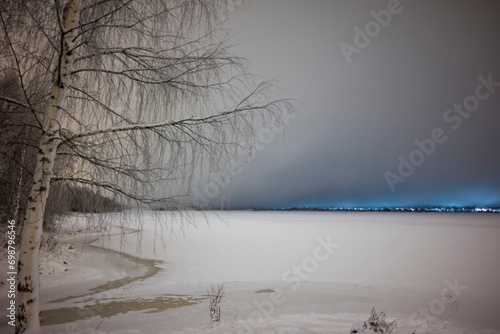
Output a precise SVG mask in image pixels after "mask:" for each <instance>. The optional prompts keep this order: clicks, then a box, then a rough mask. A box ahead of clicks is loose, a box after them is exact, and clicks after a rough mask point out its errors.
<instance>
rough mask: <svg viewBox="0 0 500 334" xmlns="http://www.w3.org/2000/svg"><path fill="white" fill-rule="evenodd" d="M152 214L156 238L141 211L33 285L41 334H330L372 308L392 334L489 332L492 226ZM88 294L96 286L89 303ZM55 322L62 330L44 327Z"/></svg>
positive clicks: (499, 325) (494, 308) (489, 217)
mask: <svg viewBox="0 0 500 334" xmlns="http://www.w3.org/2000/svg"><path fill="white" fill-rule="evenodd" d="M158 214H159V215H164V217H166V218H167V221H168V222H169V226H168V227H167V228H160V226H159V225H157V224H155V220H154V219H153V218H152V216H151V214H150V213H144V214H143V215H142V218H143V219H142V220H143V232H142V234H138V233H136V231H135V230H134V229H133V226H132V225H131V226H129V228H128V229H126V230H121V232H123V233H117V232H120V231H119V230H118V229H113V230H112V234H115V235H112V236H109V237H107V236H106V237H100V238H98V236H95V235H94V236H93V237H89V236H87V238H86V241H85V243H87V245H86V246H85V248H84V252H83V253H80V252H79V251H80V249H81V248H82V247H83V244H84V242H83V239H82V240H80V241H78V240H73V241H72V242H73V244H75V245H77V247H76V248H77V249H76V250H77V252H76V253H75V254H74V255H73V257H72V258H70V259H69V260H67V262H69V263H70V264H69V267H68V270H67V271H63V272H55V273H53V274H51V275H44V276H43V280H42V282H43V287H42V299H43V300H44V305H43V306H42V310H46V311H45V321H46V326H45V330H46V332H47V333H51V332H52V333H59V332H65V333H66V332H68V333H70V332H78V331H79V330H83V329H86V331H82V333H93V331H92V330H90V329H88V328H94V329H95V328H97V326H98V325H99V326H98V330H102V331H104V332H111V331H118V330H123V333H175V332H179V333H198V332H203V333H205V332H206V333H238V332H241V333H245V332H252V331H253V332H255V333H261V332H262V333H264V332H265V333H339V334H340V333H349V328H350V326H351V325H352V324H353V323H355V322H359V321H363V320H366V319H367V318H368V316H369V314H370V311H371V309H372V307H376V309H377V310H378V311H385V312H386V313H387V315H388V318H389V319H394V318H398V319H399V326H398V333H408V334H410V333H411V332H412V331H413V330H416V333H419V334H420V333H443V334H448V333H450V334H451V333H454V334H456V333H471V334H472V333H500V322H499V321H498V314H499V311H500V288H499V287H498V282H500V265H499V264H500V262H499V260H498V256H499V255H500V215H498V214H451V213H447V214H444V213H351V212H346V213H341V212H335V213H331V212H218V213H216V214H213V213H208V214H205V215H202V214H201V213H199V212H192V213H191V219H190V223H187V222H186V221H184V222H182V221H180V220H178V219H172V217H171V214H170V213H168V212H160V213H158ZM73 221H74V222H75V224H76V223H78V221H79V222H80V224H81V223H82V222H83V221H85V219H83V218H80V219H73ZM113 221H114V222H115V223H118V217H116V218H114V219H113ZM170 229H172V230H173V231H174V233H173V234H172V233H171V232H170ZM139 235H141V239H140V240H141V244H140V245H139V244H138V236H139ZM93 238H94V239H93ZM68 240H70V239H68ZM162 240H163V242H162ZM89 241H92V242H91V244H92V245H95V246H99V247H102V248H105V249H111V250H114V251H116V252H112V253H107V252H103V250H102V249H100V248H99V249H96V248H94V247H90V246H89ZM68 242H69V241H68ZM138 249H140V253H138V252H137V250H138ZM120 253H125V254H129V255H130V256H128V257H124V256H123V255H122V254H120ZM136 258H142V259H147V260H156V262H155V261H140V260H138V259H136ZM134 259H135V260H134ZM54 261H56V262H57V258H55V259H54ZM152 268H153V269H154V268H156V269H154V270H152ZM85 273H86V274H85ZM127 277H128V279H124V278H127ZM134 277H136V278H137V279H136V278H134ZM109 282H112V284H109ZM220 283H223V284H224V286H225V289H226V298H225V300H224V302H223V303H222V304H221V308H222V320H223V323H222V325H221V326H219V327H217V328H213V329H209V328H207V325H208V323H209V314H208V302H207V301H206V293H207V290H208V288H209V287H210V284H220ZM106 284H107V285H106ZM96 286H101V287H104V288H101V289H100V290H99V289H98V290H95V289H94V290H92V291H89V289H93V288H95V287H96ZM3 296H4V294H3V293H2V297H3ZM68 296H73V297H72V298H67V297H68ZM54 300H55V302H51V301H54ZM106 304H107V306H106V307H105V306H103V305H106ZM120 308H122V309H120ZM78 309H80V310H81V309H86V310H87V311H88V312H87V313H85V312H82V311H80V312H77V311H76V310H78ZM49 310H52V311H49ZM110 310H113V311H110ZM75 312H76V313H75ZM55 314H59V318H60V317H61V316H60V315H62V314H64V315H65V316H66V317H67V321H61V320H60V319H59V320H54V319H52V320H51V318H54V317H55ZM75 314H77V315H76V316H75ZM43 317H44V312H43V311H42V318H43ZM77 318H82V319H77ZM83 318H86V319H83ZM64 322H66V323H64ZM3 328H5V327H3V326H2V327H1V328H0V329H3ZM117 333H119V332H117Z"/></svg>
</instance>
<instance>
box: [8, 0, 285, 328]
mask: <svg viewBox="0 0 500 334" xmlns="http://www.w3.org/2000/svg"><path fill="white" fill-rule="evenodd" d="M233 5H234V3H233V1H229V0H141V1H139V0H64V1H63V0H51V1H48V0H36V1H35V0H33V1H30V0H4V1H3V4H2V7H1V13H0V16H1V17H0V19H1V22H0V23H1V29H0V31H1V35H0V36H1V43H2V45H3V46H5V47H4V48H3V49H2V51H0V52H1V57H2V60H1V61H0V71H1V72H0V73H2V74H5V73H15V74H16V76H17V80H18V82H19V86H20V87H21V91H22V94H21V96H20V97H19V98H18V99H9V98H7V97H2V96H0V100H2V101H4V102H6V103H10V104H15V105H18V106H22V107H23V108H26V109H27V110H29V111H30V113H31V114H32V115H33V119H34V120H35V126H36V127H37V128H38V131H39V136H40V141H39V143H38V145H37V152H38V153H37V157H36V167H35V168H34V171H33V175H32V183H31V192H30V194H29V197H28V204H27V209H26V214H25V216H24V222H23V232H22V239H21V244H20V246H19V260H18V295H17V307H18V309H17V327H16V333H40V332H41V327H40V321H39V313H40V308H39V298H40V293H39V278H38V254H39V248H40V242H41V238H42V233H43V231H42V230H43V217H44V214H45V211H46V207H47V199H48V196H49V193H50V190H51V186H53V184H54V183H55V182H57V183H66V184H78V185H81V186H84V187H88V188H89V189H102V190H103V191H104V192H105V193H106V194H109V195H110V196H111V195H113V196H115V198H118V199H121V200H122V201H123V202H124V203H125V202H126V203H130V202H136V203H139V204H145V205H152V204H154V203H156V202H158V201H160V202H163V203H165V202H168V203H171V204H179V203H182V202H181V201H180V200H179V198H178V197H176V196H175V192H171V191H170V192H167V193H168V194H169V196H163V197H162V196H161V193H162V192H161V191H159V189H158V187H168V186H169V185H170V184H175V185H177V186H178V185H179V184H181V185H183V186H184V187H185V189H184V190H185V191H186V193H187V190H188V188H189V179H190V177H192V176H193V175H194V173H195V167H196V166H198V165H200V164H204V165H208V166H215V167H216V166H218V164H219V163H220V162H221V161H227V159H229V158H228V157H230V154H231V153H235V152H236V150H237V143H238V142H239V141H240V140H241V139H243V138H248V137H249V136H251V135H252V133H254V127H255V126H256V125H258V124H262V123H267V122H275V121H276V120H279V117H280V115H282V113H283V112H285V111H287V110H289V109H290V108H291V105H290V103H289V102H288V101H287V100H281V99H277V98H276V97H275V95H274V92H275V90H274V89H275V88H274V86H273V85H272V84H271V83H269V82H263V83H260V84H254V79H253V78H252V76H250V75H249V74H248V72H247V70H246V65H245V61H244V59H242V58H239V57H236V56H234V55H233V54H232V53H231V52H230V50H229V46H228V35H227V33H225V32H224V31H223V30H222V29H221V27H220V24H221V23H222V22H223V20H224V18H225V17H226V15H227V14H228V11H229V9H230V8H231V7H232V6H233ZM179 180H180V181H179ZM159 194H160V196H157V195H159Z"/></svg>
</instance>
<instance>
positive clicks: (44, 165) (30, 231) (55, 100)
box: [16, 0, 78, 334]
mask: <svg viewBox="0 0 500 334" xmlns="http://www.w3.org/2000/svg"><path fill="white" fill-rule="evenodd" d="M77 21H78V0H72V1H70V2H68V4H67V5H66V7H65V9H64V13H63V19H62V26H63V34H64V35H63V40H62V45H61V51H60V52H61V54H60V58H59V59H60V61H59V64H58V65H59V66H58V72H57V77H56V78H55V82H54V84H53V87H52V95H51V97H50V102H49V105H48V107H47V109H46V110H45V113H44V121H43V133H42V139H41V141H40V145H39V151H38V155H37V164H36V169H35V173H34V176H33V183H32V186H31V192H30V196H29V197H28V206H27V209H26V216H25V221H24V228H23V233H22V236H21V245H20V251H19V260H18V285H17V291H18V294H17V320H18V321H17V324H16V333H30V334H31V333H41V327H40V281H39V268H38V264H39V251H40V243H41V240H42V228H43V217H44V214H45V207H46V203H47V197H48V196H49V190H50V181H51V179H52V177H53V175H52V173H53V169H54V164H55V159H56V152H57V147H58V145H59V143H60V142H61V138H60V134H59V131H60V123H61V118H62V111H63V109H64V104H65V98H66V91H67V89H66V84H65V80H67V75H68V72H69V68H70V65H71V63H72V58H73V57H72V55H71V52H69V50H70V45H71V39H72V36H73V33H74V32H73V29H74V27H75V26H76V24H77Z"/></svg>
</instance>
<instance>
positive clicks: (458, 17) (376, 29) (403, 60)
mask: <svg viewBox="0 0 500 334" xmlns="http://www.w3.org/2000/svg"><path fill="white" fill-rule="evenodd" d="M499 14H500V1H496V0H490V1H487V0H481V1H470V0H442V1H424V0H413V1H411V0H401V1H400V2H399V4H398V1H376V0H369V1H368V0H366V1H358V0H323V1H320V0H307V1H306V0H253V1H250V2H248V3H247V8H246V9H243V10H242V9H239V10H236V11H234V12H232V13H231V15H230V17H229V21H228V22H227V27H228V28H231V29H232V30H233V33H234V34H235V36H234V38H233V39H232V43H234V44H235V45H236V46H235V52H236V53H237V54H238V55H241V56H243V57H245V58H247V59H248V60H249V61H250V63H251V71H252V72H253V73H255V74H258V75H260V76H262V77H263V78H264V79H272V78H276V77H278V78H279V86H280V87H281V88H282V89H283V90H284V94H285V95H286V96H287V97H289V98H293V99H297V100H299V101H301V102H303V103H304V106H299V107H298V110H297V115H296V117H295V118H294V119H293V120H292V121H291V123H290V125H289V127H288V129H287V130H286V131H285V133H284V134H280V135H276V137H275V139H274V140H273V141H272V142H271V143H269V144H266V145H262V147H265V148H264V149H263V150H260V151H259V152H258V154H257V156H256V158H255V159H254V162H253V163H252V164H251V165H247V166H245V167H244V168H243V171H242V172H241V173H238V175H235V177H233V180H232V182H231V184H230V185H229V187H227V193H225V194H228V195H229V196H228V199H229V205H230V207H231V208H233V209H238V208H249V207H257V208H279V207H290V206H299V207H304V206H338V205H349V206H362V205H363V206H374V205H401V204H405V205H417V204H434V205H465V204H491V203H497V204H498V203H500V150H499V144H500V45H499V43H500V20H499V19H498V18H499ZM377 19H378V21H377ZM480 78H482V79H480ZM495 85H496V86H495ZM464 104H465V105H464ZM461 105H464V106H463V107H461ZM468 110H471V111H468ZM416 141H419V142H420V147H419V146H418V145H417V143H416ZM221 195H224V193H222V194H221Z"/></svg>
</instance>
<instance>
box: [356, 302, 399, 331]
mask: <svg viewBox="0 0 500 334" xmlns="http://www.w3.org/2000/svg"><path fill="white" fill-rule="evenodd" d="M397 322H398V321H397V320H394V321H392V322H389V323H387V322H386V321H385V312H380V313H377V311H376V310H375V307H374V308H373V309H372V314H371V315H370V318H368V320H366V321H365V322H362V323H360V324H356V325H353V326H352V327H351V330H350V334H362V333H365V331H367V330H368V331H371V332H372V333H377V334H378V333H380V334H391V333H392V332H393V331H394V330H396V326H397ZM368 333H370V332H368Z"/></svg>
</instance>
